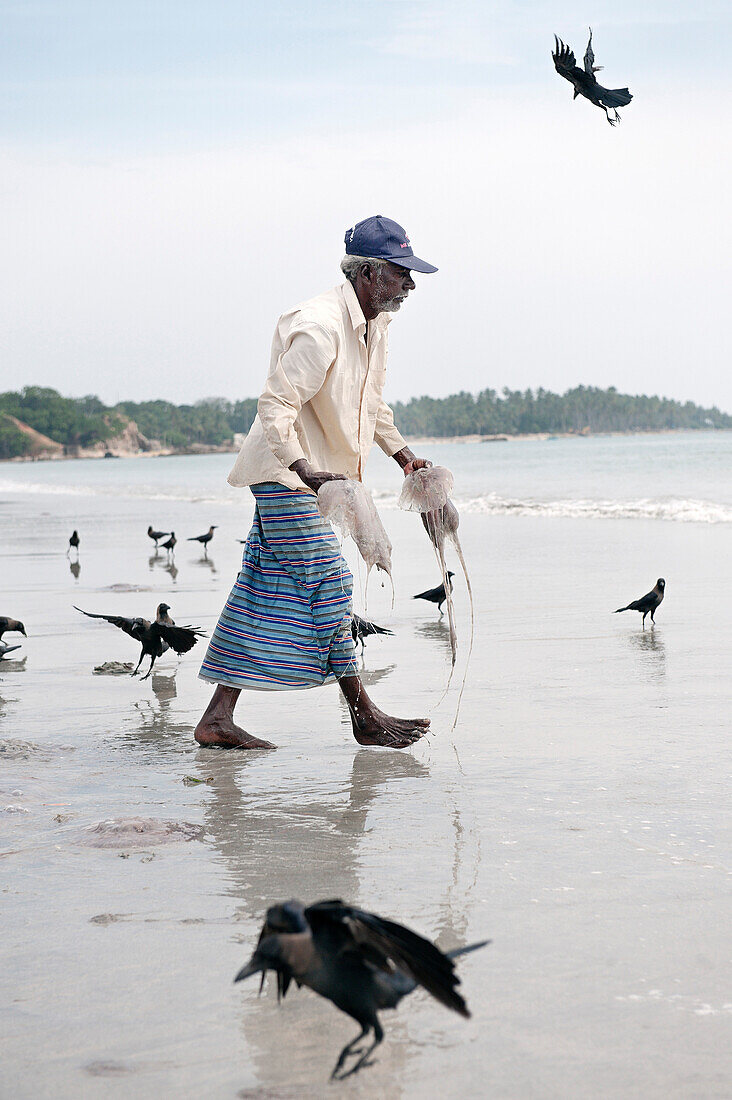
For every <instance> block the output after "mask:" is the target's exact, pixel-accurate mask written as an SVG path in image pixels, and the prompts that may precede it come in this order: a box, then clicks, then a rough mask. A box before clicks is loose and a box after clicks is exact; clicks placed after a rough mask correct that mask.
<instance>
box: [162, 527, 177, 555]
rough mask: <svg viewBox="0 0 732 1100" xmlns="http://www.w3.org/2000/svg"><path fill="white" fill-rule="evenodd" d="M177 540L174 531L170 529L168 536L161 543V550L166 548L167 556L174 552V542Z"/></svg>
mask: <svg viewBox="0 0 732 1100" xmlns="http://www.w3.org/2000/svg"><path fill="white" fill-rule="evenodd" d="M177 541H178V540H177V538H176V537H175V531H171V532H170V538H169V539H166V540H165V542H164V543H163V550H167V551H168V555H169V556H170V555H171V554H174V553H175V544H176V543H177Z"/></svg>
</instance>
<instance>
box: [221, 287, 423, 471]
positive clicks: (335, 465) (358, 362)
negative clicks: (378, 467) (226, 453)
mask: <svg viewBox="0 0 732 1100" xmlns="http://www.w3.org/2000/svg"><path fill="white" fill-rule="evenodd" d="M390 320H391V317H390V316H389V315H388V314H386V313H380V314H379V315H378V317H376V318H375V319H374V320H373V321H371V322H370V323H369V325H368V326H367V325H366V319H365V317H364V315H363V311H362V309H361V306H360V305H359V302H358V298H357V297H356V292H355V291H354V289H353V287H352V286H351V284H350V283H349V282H345V283H343V284H342V285H341V286H337V287H334V288H333V290H328V291H326V293H325V294H320V295H319V296H318V297H317V298H311V299H310V300H309V301H307V302H303V303H302V304H301V305H299V306H295V307H294V309H291V310H288V312H287V313H283V314H282V316H281V317H280V319H279V321H278V322H277V328H276V330H275V334H274V339H273V341H272V356H271V360H270V368H269V375H268V377H267V384H266V386H265V388H264V393H263V394H262V396H261V397H260V398H259V402H258V405H257V409H258V412H257V417H256V419H255V421H254V423H253V424H252V427H251V429H250V430H249V434H248V435H247V437H246V439H245V440H244V444H243V446H242V448H241V451H240V452H239V455H238V457H237V460H236V462H235V463H234V468H233V469H232V471H231V473H230V474H229V478H228V481H229V484H230V485H237V486H241V485H256V484H257V483H258V482H261V481H276V482H279V483H280V484H281V485H286V486H288V487H289V488H290V489H306V486H305V485H304V484H303V482H302V481H301V480H300V478H299V477H298V476H297V474H296V473H295V472H294V471H293V470H290V469H288V467H289V466H291V465H292V463H293V462H295V461H296V460H297V459H299V458H304V459H306V460H307V461H308V462H309V463H310V465H311V466H312V468H313V469H314V470H327V471H329V472H330V473H332V474H345V476H346V477H350V478H355V479H356V480H357V481H360V480H361V479H362V476H363V470H364V466H365V464H366V459H367V457H368V454H369V451H370V450H371V447H372V445H373V443H374V442H376V443H378V445H379V446H380V447H381V449H382V451H384V452H385V453H386V454H387V455H389V456H391V455H393V454H396V452H397V451H400V450H401V449H402V447H405V446H406V443H405V441H404V439H403V438H402V436H401V435H400V434H399V432H398V431H397V430H396V428H395V427H394V414H393V413H392V411H391V409H390V408H389V406H388V405H387V404H386V402H385V401H384V399H383V398H382V392H383V389H384V383H385V381H386V353H387V345H388V340H387V331H386V330H387V326H388V324H389V322H390Z"/></svg>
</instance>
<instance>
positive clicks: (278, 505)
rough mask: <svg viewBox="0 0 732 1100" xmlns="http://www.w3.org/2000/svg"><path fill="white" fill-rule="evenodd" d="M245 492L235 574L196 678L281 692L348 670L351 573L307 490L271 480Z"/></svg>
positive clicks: (351, 659) (351, 663) (351, 665)
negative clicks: (247, 499) (250, 516)
mask: <svg viewBox="0 0 732 1100" xmlns="http://www.w3.org/2000/svg"><path fill="white" fill-rule="evenodd" d="M251 490H252V492H253V493H254V496H255V498H256V502H257V503H256V508H255V511H254V523H253V525H252V529H251V531H250V532H249V537H248V539H247V541H246V545H245V547H244V554H243V556H242V563H241V572H240V573H239V576H238V578H237V580H236V583H235V585H234V587H233V588H232V590H231V595H230V596H229V598H228V600H227V601H226V604H225V605H224V609H223V611H222V612H221V617H220V618H219V621H218V623H217V625H216V629H215V630H214V632H213V635H212V637H211V642H210V644H209V647H208V650H207V652H206V656H205V658H204V661H203V664H202V665H201V671H200V673H199V676H200V677H201V679H202V680H208V681H210V682H211V683H214V684H225V685H226V686H228V687H235V688H252V689H254V690H259V691H282V690H289V689H294V688H308V687H317V686H318V685H319V684H325V683H328V682H329V681H331V680H332V679H333V678H334V677H335V678H337V679H340V677H341V676H346V675H354V674H355V673H356V671H357V666H356V649H355V646H354V643H353V638H352V637H351V595H352V591H353V577H352V575H351V572H350V570H349V568H348V566H347V565H346V562H345V561H344V559H343V555H342V554H341V548H340V546H339V543H338V539H337V538H336V536H335V534H334V532H333V528H332V527H331V526H330V525H329V524H328V523H326V521H325V520H324V519H323V517H322V516H321V514H320V512H319V511H318V505H317V502H316V499H315V497H314V496H311V495H310V494H309V493H303V492H297V491H296V490H293V489H288V488H286V487H285V486H284V485H278V484H276V483H275V482H264V483H263V484H261V485H252V486H251Z"/></svg>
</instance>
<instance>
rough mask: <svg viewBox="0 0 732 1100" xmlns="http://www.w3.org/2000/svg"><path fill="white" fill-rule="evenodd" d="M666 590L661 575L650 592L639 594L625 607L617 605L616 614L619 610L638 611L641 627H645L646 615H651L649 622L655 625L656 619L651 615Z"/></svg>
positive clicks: (655, 610) (659, 603) (660, 602)
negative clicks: (638, 596) (641, 619)
mask: <svg viewBox="0 0 732 1100" xmlns="http://www.w3.org/2000/svg"><path fill="white" fill-rule="evenodd" d="M665 591H666V582H665V580H664V579H663V577H659V578H658V580H657V581H656V584H655V586H654V587H653V588H652V589H651V591H650V592H646V594H645V596H641V598H640V599H639V600H633V602H632V603H629V604H628V606H627V607H619V608H618V609H617V611H615V614H616V615H619V614H620V612H621V611H640V612H641V614H642V615H643V629H644V630H645V627H646V615H648V614H649V612H650V616H651V622H652V623H653V625H654V626H655V625H656V620H655V619H654V618H653V616H654V615H655V614H656V612H657V611H658V609H659V607H660V606H661V604H662V603H663V597H664V593H665Z"/></svg>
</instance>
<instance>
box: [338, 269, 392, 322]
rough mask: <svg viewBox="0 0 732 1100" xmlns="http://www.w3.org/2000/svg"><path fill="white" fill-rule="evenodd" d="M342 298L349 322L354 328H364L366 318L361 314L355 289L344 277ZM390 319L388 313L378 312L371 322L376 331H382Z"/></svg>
mask: <svg viewBox="0 0 732 1100" xmlns="http://www.w3.org/2000/svg"><path fill="white" fill-rule="evenodd" d="M343 299H344V301H345V303H346V308H347V309H348V315H349V317H350V318H351V324H352V325H353V327H354V329H357V330H358V329H361V330H365V328H366V318H365V317H364V315H363V310H362V309H361V303H360V302H359V300H358V297H357V296H356V291H355V290H354V289H353V286H352V285H351V282H350V280H349V279H346V281H345V283H343ZM391 319H392V318H391V314H390V313H379V314H378V315H377V316H376V317H375V318H374V320H373V321H372V324H373V325H374V327H375V328H376V329H377V331H378V332H383V331H384V329H385V328H386V326H387V325H389V324H391Z"/></svg>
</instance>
